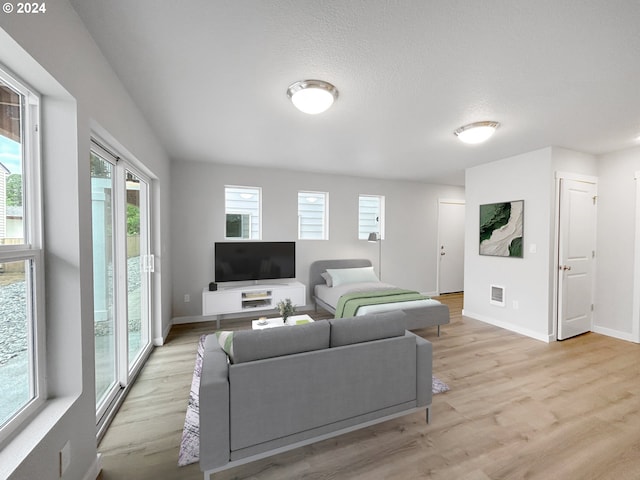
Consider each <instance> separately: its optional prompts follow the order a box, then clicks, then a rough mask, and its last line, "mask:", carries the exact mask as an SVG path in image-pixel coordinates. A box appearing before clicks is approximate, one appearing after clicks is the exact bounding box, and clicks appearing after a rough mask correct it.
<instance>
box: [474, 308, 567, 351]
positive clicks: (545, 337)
mask: <svg viewBox="0 0 640 480" xmlns="http://www.w3.org/2000/svg"><path fill="white" fill-rule="evenodd" d="M462 315H463V316H465V317H469V318H473V319H474V320H479V321H481V322H484V323H488V324H489V325H493V326H496V327H500V328H504V329H505V330H509V331H511V332H515V333H519V334H520V335H524V336H526V337H530V338H533V339H535V340H540V341H541V342H545V343H551V342H552V341H554V340H555V338H554V337H553V335H549V334H544V333H540V332H536V331H534V330H529V329H528V328H521V327H517V326H514V325H513V324H511V323H507V322H503V321H501V320H496V319H495V318H491V317H487V316H486V315H481V314H479V313H473V312H469V311H466V310H462Z"/></svg>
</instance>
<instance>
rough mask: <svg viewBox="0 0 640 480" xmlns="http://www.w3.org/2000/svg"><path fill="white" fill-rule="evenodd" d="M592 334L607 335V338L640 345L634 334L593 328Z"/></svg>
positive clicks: (605, 328) (604, 328)
mask: <svg viewBox="0 0 640 480" xmlns="http://www.w3.org/2000/svg"><path fill="white" fill-rule="evenodd" d="M592 332H594V333H599V334H601V335H606V336H607V337H613V338H617V339H619V340H626V341H627V342H633V343H640V341H638V339H637V338H634V336H633V334H632V333H628V332H620V331H618V330H613V329H611V328H607V327H599V326H597V325H594V326H593V329H592Z"/></svg>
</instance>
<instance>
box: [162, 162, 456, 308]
mask: <svg viewBox="0 0 640 480" xmlns="http://www.w3.org/2000/svg"><path fill="white" fill-rule="evenodd" d="M225 185H242V186H256V187H262V202H263V203H262V215H263V219H262V227H263V235H262V239H263V240H268V241H278V240H279V241H287V240H288V241H291V240H297V232H298V231H297V214H298V213H297V212H298V204H297V201H298V200H297V192H298V190H311V191H322V192H329V226H330V230H329V240H328V241H320V240H301V241H298V243H297V263H296V268H297V279H298V280H299V281H301V282H302V283H305V284H307V283H308V276H309V265H310V264H311V263H312V262H313V261H315V260H320V259H329V258H350V257H351V258H353V257H358V258H361V257H364V258H370V259H371V261H372V262H373V264H374V267H376V270H377V263H378V250H377V248H378V246H377V244H374V243H369V242H367V241H364V240H358V239H357V236H358V234H357V228H358V227H357V225H358V195H359V194H361V193H362V194H374V195H384V196H385V203H386V217H385V218H386V229H385V231H386V239H385V240H384V241H383V243H382V280H383V281H385V282H389V283H394V284H397V285H400V286H403V287H407V288H413V289H416V290H419V291H422V292H434V291H435V289H436V257H437V231H436V226H437V224H436V221H437V209H438V198H454V199H456V198H459V199H464V190H463V189H462V188H460V187H448V186H437V185H429V184H423V183H418V182H401V181H388V180H375V179H365V178H358V177H348V176H340V175H326V174H310V173H301V172H296V171H293V170H291V171H290V170H273V169H260V168H247V167H233V166H228V165H215V164H207V163H197V162H174V163H173V165H172V172H171V197H172V199H173V201H172V212H173V214H172V216H173V223H172V230H173V240H172V242H173V245H175V249H174V254H173V256H172V258H173V268H172V270H173V277H172V278H173V290H174V295H173V315H174V317H192V316H194V317H195V316H200V315H202V306H201V296H202V289H203V287H205V286H206V285H208V283H209V282H210V281H213V245H214V242H217V241H224V224H225V221H224V186H225ZM185 294H189V295H190V296H191V302H190V303H185V302H184V295H185ZM307 295H309V292H307Z"/></svg>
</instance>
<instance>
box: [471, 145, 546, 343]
mask: <svg viewBox="0 0 640 480" xmlns="http://www.w3.org/2000/svg"><path fill="white" fill-rule="evenodd" d="M551 165H552V149H551V148H544V149H542V150H536V151H534V152H530V153H526V154H523V155H518V156H515V157H510V158H507V159H504V160H499V161H496V162H492V163H488V164H485V165H480V166H477V167H473V168H469V169H467V171H466V177H465V190H466V212H467V215H466V222H465V268H464V277H465V278H464V292H465V295H464V314H465V315H468V316H470V317H473V318H477V319H479V320H483V321H486V322H488V323H491V324H494V325H498V326H501V327H504V328H507V329H509V330H513V331H516V332H520V333H523V334H525V335H528V336H531V337H534V338H538V339H541V340H545V341H548V339H549V304H550V301H551V296H550V292H551V290H550V288H551V286H550V277H549V265H550V260H549V259H550V256H551V255H552V247H551V237H552V231H551V222H550V219H549V215H550V212H551V211H552V205H551V201H552V198H553V196H552V192H553V182H552V173H551ZM512 200H524V242H523V249H524V257H523V258H521V259H520V258H507V257H491V256H484V255H482V256H481V255H480V254H479V252H478V248H479V224H480V219H479V210H480V205H481V204H488V203H496V202H508V201H512ZM533 246H535V250H536V253H532V252H531V249H532V248H533ZM491 285H499V286H502V287H504V288H505V299H506V304H505V306H504V307H500V306H496V305H492V304H490V303H489V298H490V297H489V295H490V286H491ZM514 302H516V303H517V305H516V304H514Z"/></svg>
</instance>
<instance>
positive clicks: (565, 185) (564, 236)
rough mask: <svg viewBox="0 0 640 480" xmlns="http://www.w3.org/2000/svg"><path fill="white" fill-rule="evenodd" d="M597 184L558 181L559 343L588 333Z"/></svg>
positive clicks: (566, 180)
mask: <svg viewBox="0 0 640 480" xmlns="http://www.w3.org/2000/svg"><path fill="white" fill-rule="evenodd" d="M596 188H597V186H596V184H595V183H590V182H587V181H577V180H570V179H566V178H561V179H560V212H559V231H558V232H559V235H558V241H559V244H558V259H559V265H558V340H564V339H566V338H570V337H573V336H575V335H580V334H581V333H585V332H589V331H591V327H592V317H593V293H594V292H593V274H594V271H593V270H594V269H593V265H594V262H595V260H594V258H595V239H596V191H597V190H596Z"/></svg>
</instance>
